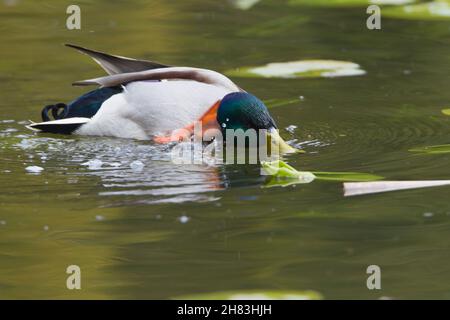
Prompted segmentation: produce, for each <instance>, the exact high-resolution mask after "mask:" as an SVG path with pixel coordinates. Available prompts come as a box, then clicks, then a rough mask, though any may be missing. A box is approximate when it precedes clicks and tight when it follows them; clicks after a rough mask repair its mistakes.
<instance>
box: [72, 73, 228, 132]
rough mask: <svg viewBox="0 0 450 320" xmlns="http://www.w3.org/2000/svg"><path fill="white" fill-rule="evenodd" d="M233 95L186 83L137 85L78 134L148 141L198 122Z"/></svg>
mask: <svg viewBox="0 0 450 320" xmlns="http://www.w3.org/2000/svg"><path fill="white" fill-rule="evenodd" d="M230 92H232V91H230V90H228V89H225V88H223V87H217V86H213V85H209V84H206V83H201V82H196V81H186V80H173V81H137V82H132V83H130V84H128V85H126V86H125V90H124V92H123V93H120V94H116V95H114V96H112V97H111V98H109V99H108V100H107V101H105V102H104V103H103V105H102V107H101V108H100V110H99V111H98V112H97V114H96V115H95V116H94V117H93V118H92V120H91V121H90V123H88V124H86V125H84V126H82V127H81V128H80V129H79V130H78V131H77V133H78V134H85V135H101V136H115V137H121V138H134V139H141V140H145V139H150V138H151V137H152V136H154V135H156V134H161V133H163V134H164V133H167V132H170V131H172V130H176V129H179V128H183V127H184V126H187V125H188V124H190V123H192V122H193V121H195V120H198V119H199V118H200V117H201V116H202V115H203V114H204V113H205V112H206V111H207V110H208V109H209V108H210V107H211V106H212V105H213V104H214V103H215V102H217V101H218V100H220V99H222V98H223V97H224V96H225V95H226V94H228V93H230Z"/></svg>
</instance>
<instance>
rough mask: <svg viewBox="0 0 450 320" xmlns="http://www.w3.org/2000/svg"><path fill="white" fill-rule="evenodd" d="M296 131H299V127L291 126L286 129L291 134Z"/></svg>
mask: <svg viewBox="0 0 450 320" xmlns="http://www.w3.org/2000/svg"><path fill="white" fill-rule="evenodd" d="M295 129H297V126H295V125H293V124H291V125H290V126H288V127H286V131H287V132H289V133H294V131H295Z"/></svg>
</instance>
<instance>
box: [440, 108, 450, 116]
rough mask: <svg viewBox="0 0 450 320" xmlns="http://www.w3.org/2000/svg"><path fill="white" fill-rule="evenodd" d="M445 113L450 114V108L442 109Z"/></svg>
mask: <svg viewBox="0 0 450 320" xmlns="http://www.w3.org/2000/svg"><path fill="white" fill-rule="evenodd" d="M441 111H442V113H443V114H445V115H446V116H450V109H442V110H441Z"/></svg>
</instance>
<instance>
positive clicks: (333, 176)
mask: <svg viewBox="0 0 450 320" xmlns="http://www.w3.org/2000/svg"><path fill="white" fill-rule="evenodd" d="M313 173H314V175H315V176H316V179H317V180H327V181H341V182H347V181H353V182H365V181H375V180H382V179H384V177H382V176H377V175H375V174H371V173H361V172H313Z"/></svg>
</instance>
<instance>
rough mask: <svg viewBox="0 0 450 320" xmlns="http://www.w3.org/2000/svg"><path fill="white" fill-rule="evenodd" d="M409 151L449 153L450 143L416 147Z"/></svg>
mask: <svg viewBox="0 0 450 320" xmlns="http://www.w3.org/2000/svg"><path fill="white" fill-rule="evenodd" d="M409 151H410V152H417V153H426V154H443V153H450V144H441V145H437V146H426V147H418V148H413V149H410V150H409Z"/></svg>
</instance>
